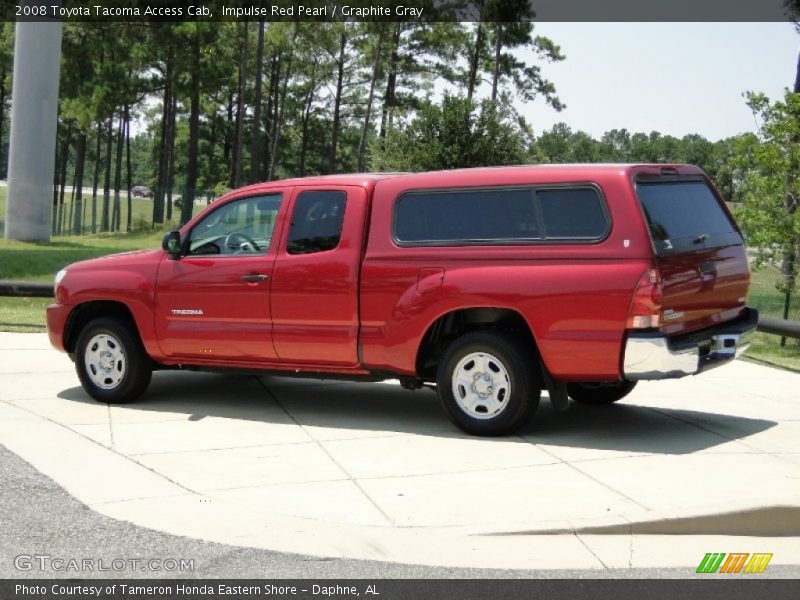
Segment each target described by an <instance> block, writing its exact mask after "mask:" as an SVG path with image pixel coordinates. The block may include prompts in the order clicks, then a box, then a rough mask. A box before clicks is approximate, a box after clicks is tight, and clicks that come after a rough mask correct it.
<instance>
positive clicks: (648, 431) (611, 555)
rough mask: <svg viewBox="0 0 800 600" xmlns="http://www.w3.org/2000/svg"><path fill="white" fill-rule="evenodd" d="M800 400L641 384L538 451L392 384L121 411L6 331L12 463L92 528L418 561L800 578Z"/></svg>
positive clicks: (4, 386)
mask: <svg viewBox="0 0 800 600" xmlns="http://www.w3.org/2000/svg"><path fill="white" fill-rule="evenodd" d="M798 390H800V375H798V374H793V373H789V372H785V371H779V370H774V369H769V368H766V367H761V366H757V365H754V364H751V363H747V362H741V361H739V362H737V363H736V364H735V365H733V366H729V367H726V368H722V369H718V370H715V371H712V372H709V373H707V374H704V375H703V376H700V377H696V378H689V379H684V380H679V381H668V382H658V383H644V384H641V385H640V386H639V387H638V388H637V390H636V391H634V393H633V394H632V395H631V396H630V397H629V398H628V399H626V400H625V401H623V402H621V403H620V404H618V405H616V406H610V407H586V406H581V405H573V406H572V407H571V409H570V411H569V412H567V413H565V414H556V413H555V412H553V411H552V410H551V408H550V406H549V403H548V402H546V401H543V403H542V405H541V407H540V409H539V412H538V413H537V415H536V417H535V418H534V420H533V421H532V422H531V423H530V424H529V425H528V426H527V427H526V428H525V430H524V431H523V432H522V433H521V435H519V436H516V437H510V438H500V439H479V438H472V437H469V436H466V435H464V434H462V433H460V432H459V431H458V430H456V429H455V428H454V427H453V426H452V425H451V424H450V423H449V422H448V421H447V419H446V418H445V416H444V414H443V413H442V411H441V410H440V408H439V406H438V402H437V400H436V397H435V394H434V392H433V391H431V390H421V391H417V392H409V391H406V390H403V389H402V388H400V386H399V385H396V384H392V383H382V384H366V383H359V384H356V383H343V382H333V381H324V382H323V381H317V380H300V379H298V380H293V379H287V378H278V377H264V378H255V377H231V376H222V375H212V374H201V373H177V372H163V373H156V374H155V375H154V378H153V384H152V386H151V388H150V390H149V392H148V393H147V394H146V395H145V396H144V397H143V398H142V399H141V400H140V401H139V402H137V403H134V404H131V405H129V406H111V407H109V406H108V405H105V404H99V403H96V402H95V401H94V400H91V399H90V398H88V396H86V394H85V393H84V392H83V391H82V390H81V389H80V387H79V385H78V380H77V376H76V375H75V373H74V370H73V367H72V364H71V362H70V361H69V359H68V358H67V357H66V356H65V355H62V354H59V353H57V352H55V351H54V350H52V349H50V348H49V346H48V344H47V340H46V336H44V335H41V334H10V333H0V444H2V445H5V446H6V447H8V448H9V449H10V450H11V451H12V452H14V453H16V454H17V455H19V456H20V457H21V458H23V459H24V460H26V461H27V462H29V463H30V464H31V465H33V466H34V467H35V468H36V469H38V470H39V471H41V472H42V473H44V474H45V475H47V476H49V477H51V478H53V479H54V480H55V481H56V482H58V483H59V484H61V485H62V486H64V487H65V488H66V490H67V491H68V492H70V493H71V494H73V495H74V496H75V497H77V498H78V499H79V500H81V501H82V502H84V503H85V504H87V505H89V506H90V507H91V508H92V509H93V510H96V511H98V512H100V513H102V514H105V515H108V516H111V517H115V518H117V519H121V520H125V521H130V522H132V523H134V524H137V525H141V526H145V527H150V528H153V529H156V530H160V531H165V532H168V533H173V534H178V535H187V536H190V537H195V538H199V539H205V540H210V541H216V542H222V543H229V544H236V545H244V546H252V547H257V548H269V549H273V550H279V551H285V552H298V553H304V554H313V555H317V556H344V557H351V558H365V559H375V560H387V561H397V562H408V563H416V564H430V565H452V566H480V567H497V568H538V569H541V568H590V569H591V568H604V567H618V568H625V567H629V566H630V567H651V566H657V567H667V566H687V567H689V566H695V565H697V564H698V563H699V561H700V559H701V558H702V557H703V555H704V554H705V553H706V552H772V553H773V554H774V558H773V563H774V564H798V563H800V558H798V557H800V539H799V538H798V535H800V442H798V440H800V402H798V400H800V391H798ZM686 533H696V534H700V535H678V534H686ZM609 534H613V535H609ZM731 535H736V536H737V537H730V536H731Z"/></svg>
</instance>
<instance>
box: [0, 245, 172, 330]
mask: <svg viewBox="0 0 800 600" xmlns="http://www.w3.org/2000/svg"><path fill="white" fill-rule="evenodd" d="M162 235H163V232H161V231H156V232H138V233H117V234H110V233H107V234H97V235H93V236H80V237H78V236H76V237H59V238H55V241H54V242H53V243H51V244H27V243H21V242H7V241H5V240H0V279H25V280H29V281H52V280H53V277H54V275H55V274H56V272H57V271H58V270H59V269H61V268H63V267H65V266H66V265H68V264H70V263H74V262H77V261H79V260H86V259H89V258H95V257H97V256H103V255H105V254H112V253H114V252H124V251H126V250H137V249H139V248H157V247H158V246H159V245H160V244H161V237H162ZM51 302H52V301H51V300H50V299H49V298H8V297H2V296H0V331H44V309H45V307H46V306H47V305H48V304H50V303H51Z"/></svg>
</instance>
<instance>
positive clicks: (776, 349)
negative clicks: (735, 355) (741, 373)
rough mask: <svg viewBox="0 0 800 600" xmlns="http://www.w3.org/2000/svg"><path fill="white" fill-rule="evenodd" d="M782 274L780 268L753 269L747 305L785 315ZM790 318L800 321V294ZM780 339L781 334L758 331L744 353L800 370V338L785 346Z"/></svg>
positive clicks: (765, 313) (779, 316) (766, 362)
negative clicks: (777, 286) (780, 283)
mask: <svg viewBox="0 0 800 600" xmlns="http://www.w3.org/2000/svg"><path fill="white" fill-rule="evenodd" d="M778 275H779V271H778V268H777V267H772V266H768V267H764V268H763V269H760V270H758V271H753V272H752V277H751V280H750V294H749V296H748V299H747V304H748V305H749V306H752V307H754V308H757V309H758V310H759V311H760V313H761V314H763V315H769V316H771V317H778V318H783V294H780V293H779V292H778V291H777V290H776V289H775V282H776V281H777V279H778ZM789 319H790V320H793V321H800V298H798V295H795V296H794V297H793V298H792V304H791V306H790V310H789ZM780 340H781V338H780V337H779V336H776V335H770V334H768V333H761V332H758V333H757V334H756V336H755V339H754V340H753V343H752V344H751V345H750V349H749V350H748V351H747V352H746V353H745V355H744V356H745V358H749V359H752V360H753V362H759V363H764V364H769V365H774V366H778V367H783V368H785V369H791V370H793V371H798V372H800V340H793V339H792V338H787V339H786V346H785V347H781V345H780Z"/></svg>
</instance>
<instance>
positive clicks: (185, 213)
mask: <svg viewBox="0 0 800 600" xmlns="http://www.w3.org/2000/svg"><path fill="white" fill-rule="evenodd" d="M191 52H192V54H191V57H192V67H191V83H190V92H189V96H190V99H189V145H188V149H187V155H188V156H187V164H186V193H185V194H184V195H183V198H182V199H181V225H183V224H184V223H187V222H188V221H189V220H190V219H191V218H192V209H193V207H194V196H195V192H196V187H197V149H198V146H199V143H198V142H199V139H198V137H199V135H200V37H199V34H198V33H195V35H194V38H193V39H192V48H191Z"/></svg>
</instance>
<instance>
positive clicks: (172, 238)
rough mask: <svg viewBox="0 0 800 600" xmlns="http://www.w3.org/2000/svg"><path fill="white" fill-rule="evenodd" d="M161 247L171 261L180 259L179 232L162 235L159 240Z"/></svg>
mask: <svg viewBox="0 0 800 600" xmlns="http://www.w3.org/2000/svg"><path fill="white" fill-rule="evenodd" d="M161 247H162V248H163V249H164V251H165V252H166V253H167V254H168V255H169V257H170V258H171V259H173V260H175V259H177V258H180V255H181V233H180V231H170V232H169V233H165V234H164V239H163V240H161Z"/></svg>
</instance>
